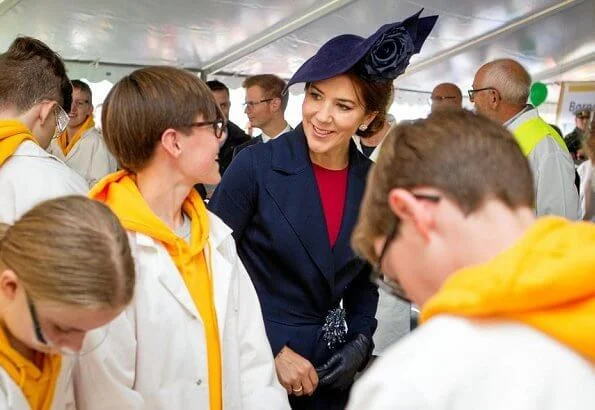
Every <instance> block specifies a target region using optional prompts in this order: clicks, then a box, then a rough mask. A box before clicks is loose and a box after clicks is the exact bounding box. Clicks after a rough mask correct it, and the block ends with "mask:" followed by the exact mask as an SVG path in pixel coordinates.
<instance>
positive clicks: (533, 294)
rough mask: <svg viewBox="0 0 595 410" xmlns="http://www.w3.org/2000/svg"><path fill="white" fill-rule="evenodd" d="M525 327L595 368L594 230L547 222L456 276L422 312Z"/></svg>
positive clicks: (425, 317) (429, 315)
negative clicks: (529, 327)
mask: <svg viewBox="0 0 595 410" xmlns="http://www.w3.org/2000/svg"><path fill="white" fill-rule="evenodd" d="M439 314H452V315H458V316H465V317H469V318H486V317H490V318H498V319H502V320H513V321H519V322H523V323H526V324H527V325H529V326H532V327H534V328H535V329H537V330H540V331H542V332H543V333H545V334H547V335H549V336H551V337H552V338H554V339H556V340H558V341H560V342H561V343H563V344H565V345H566V346H568V347H569V348H570V349H572V350H574V351H576V352H578V353H579V354H581V355H583V356H584V357H586V358H588V359H589V360H590V361H591V362H595V225H594V224H591V223H572V222H569V221H567V220H565V219H562V218H557V217H546V218H542V219H540V220H539V221H538V222H536V223H535V224H534V225H533V226H532V227H531V228H529V230H528V231H527V232H526V233H525V235H524V236H523V237H522V238H521V239H520V240H519V241H518V242H517V243H516V244H515V245H514V246H512V247H511V248H510V249H508V250H506V251H505V252H503V253H501V254H500V255H498V256H496V257H495V258H494V259H492V260H491V261H489V262H487V263H485V264H482V265H479V266H473V267H469V268H466V269H463V270H460V271H458V272H457V273H455V274H454V275H453V276H451V277H450V278H449V279H448V280H447V281H446V282H445V283H444V284H443V286H442V288H441V289H440V290H439V291H438V293H437V294H436V295H435V296H434V297H433V298H431V299H430V300H429V301H428V302H427V303H426V304H425V305H424V306H423V309H422V313H421V320H422V322H425V321H427V320H429V319H430V318H432V317H433V316H436V315H439Z"/></svg>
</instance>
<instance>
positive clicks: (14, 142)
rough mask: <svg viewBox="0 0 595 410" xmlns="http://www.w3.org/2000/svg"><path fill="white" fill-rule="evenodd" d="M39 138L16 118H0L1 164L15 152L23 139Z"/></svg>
mask: <svg viewBox="0 0 595 410" xmlns="http://www.w3.org/2000/svg"><path fill="white" fill-rule="evenodd" d="M26 140H31V141H33V142H35V143H37V140H36V139H35V137H33V135H32V134H31V131H30V130H29V128H27V126H25V124H23V123H22V122H20V121H16V120H0V166H2V164H4V162H6V160H7V159H8V158H10V157H11V156H12V154H14V153H15V151H16V150H17V148H19V145H21V143H22V142H23V141H26Z"/></svg>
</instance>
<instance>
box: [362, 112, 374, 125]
mask: <svg viewBox="0 0 595 410" xmlns="http://www.w3.org/2000/svg"><path fill="white" fill-rule="evenodd" d="M377 115H378V111H372V112H371V113H369V114H366V115H365V116H364V119H363V121H362V124H366V127H369V126H370V124H371V123H372V121H374V118H376V116H377Z"/></svg>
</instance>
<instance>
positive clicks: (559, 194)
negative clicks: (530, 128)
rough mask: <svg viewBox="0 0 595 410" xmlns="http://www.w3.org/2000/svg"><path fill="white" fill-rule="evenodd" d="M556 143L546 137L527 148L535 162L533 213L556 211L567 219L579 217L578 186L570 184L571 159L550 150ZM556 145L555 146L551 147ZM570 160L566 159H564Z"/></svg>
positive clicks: (571, 178) (572, 175)
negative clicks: (533, 146)
mask: <svg viewBox="0 0 595 410" xmlns="http://www.w3.org/2000/svg"><path fill="white" fill-rule="evenodd" d="M554 144H556V142H554V141H553V140H552V138H550V137H548V138H546V139H545V140H543V141H542V142H540V143H539V144H538V145H537V146H536V147H535V149H534V150H533V151H532V152H531V154H530V156H531V157H533V158H530V160H533V161H536V162H537V163H538V164H539V165H538V167H537V169H535V168H534V167H532V168H533V171H534V172H536V175H534V176H533V179H534V181H535V191H536V197H535V203H536V213H537V216H543V215H558V216H563V217H565V218H568V219H571V220H577V219H579V203H578V200H579V199H578V190H577V188H576V185H575V184H574V176H575V175H574V165H573V164H572V160H571V159H570V157H569V158H565V157H564V156H563V155H560V154H559V153H557V152H554V151H553V149H552V146H553V145H554ZM554 148H555V149H557V147H554ZM568 161H570V162H568Z"/></svg>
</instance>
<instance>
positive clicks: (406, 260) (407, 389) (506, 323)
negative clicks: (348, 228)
mask: <svg viewBox="0 0 595 410" xmlns="http://www.w3.org/2000/svg"><path fill="white" fill-rule="evenodd" d="M534 198H535V197H534V193H533V185H532V175H531V170H530V168H529V165H528V163H527V160H526V159H525V157H524V155H523V153H522V151H521V149H520V148H519V146H518V144H517V143H516V142H515V141H514V139H513V138H512V135H511V134H510V133H508V132H507V131H506V130H505V129H504V128H502V127H501V126H499V125H497V124H495V123H494V122H492V121H490V120H488V119H486V118H484V117H482V116H479V115H476V114H473V113H471V112H468V111H462V110H461V111H450V112H441V113H434V114H432V115H430V117H429V118H428V119H427V120H420V121H417V122H414V123H412V124H407V125H401V126H398V127H396V128H395V129H393V131H392V132H391V134H389V136H388V137H387V140H386V141H385V143H384V147H383V150H382V152H381V153H380V156H379V158H378V162H377V164H376V167H375V168H373V169H372V171H371V174H370V176H369V178H368V184H367V189H366V194H365V196H364V201H363V204H362V209H361V212H360V214H359V215H360V216H359V221H358V223H357V225H356V228H355V231H354V234H353V236H352V244H353V246H354V248H355V250H356V251H357V252H358V253H359V254H360V255H362V256H363V257H364V258H365V259H367V260H368V261H370V262H372V263H374V264H375V266H376V271H377V272H383V273H384V275H382V274H380V273H377V274H376V275H375V277H376V278H378V277H381V278H382V277H383V276H384V280H383V281H382V282H381V285H382V286H383V287H385V288H387V289H389V290H391V291H392V293H393V294H394V295H395V296H397V297H401V298H406V299H410V300H412V301H413V302H415V303H417V304H418V305H419V306H420V307H421V308H422V311H421V322H422V324H423V325H422V326H421V327H420V328H419V329H418V330H416V331H415V332H413V333H412V334H411V336H409V337H408V338H406V339H404V340H402V341H400V342H399V343H397V344H396V345H394V346H393V347H392V348H391V349H390V350H389V351H388V352H387V353H386V354H385V355H384V356H383V357H382V358H381V359H380V360H379V361H377V362H376V363H375V364H374V366H373V367H372V368H371V369H370V370H369V372H368V373H366V374H365V375H364V376H363V378H362V379H360V381H359V383H358V384H357V385H356V387H355V388H354V391H353V394H352V396H351V402H350V404H349V406H348V408H350V409H357V410H375V409H433V410H439V409H445V410H446V409H453V408H456V409H483V410H496V409H524V410H554V409H565V410H575V409H576V410H578V409H588V408H595V374H594V373H593V365H594V364H595V344H594V343H593V335H594V334H595V321H593V318H594V317H595V281H593V272H594V268H593V267H594V266H595V226H594V225H592V224H588V223H572V222H569V221H568V220H566V219H563V218H560V217H544V218H539V219H537V218H536V217H535V215H534V213H533V209H532V207H533V203H534Z"/></svg>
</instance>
